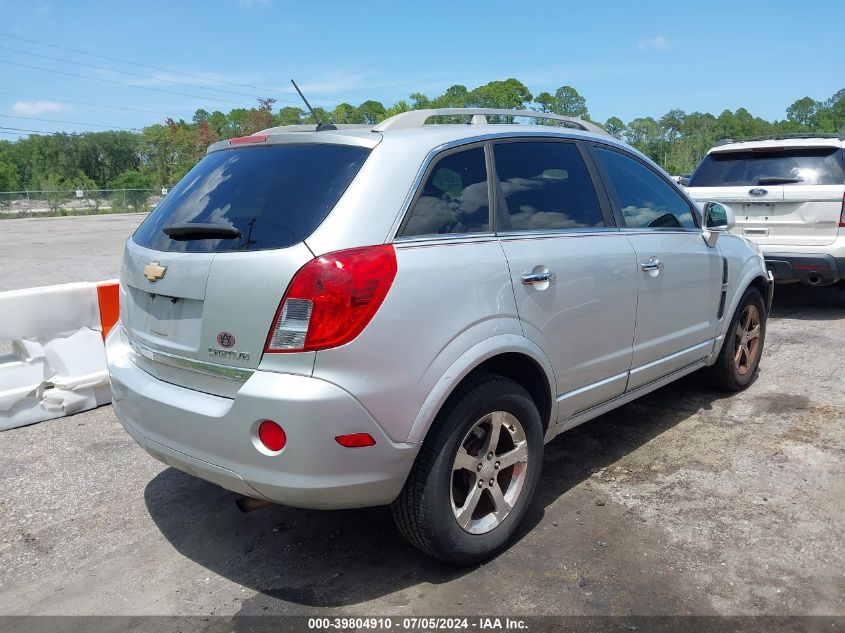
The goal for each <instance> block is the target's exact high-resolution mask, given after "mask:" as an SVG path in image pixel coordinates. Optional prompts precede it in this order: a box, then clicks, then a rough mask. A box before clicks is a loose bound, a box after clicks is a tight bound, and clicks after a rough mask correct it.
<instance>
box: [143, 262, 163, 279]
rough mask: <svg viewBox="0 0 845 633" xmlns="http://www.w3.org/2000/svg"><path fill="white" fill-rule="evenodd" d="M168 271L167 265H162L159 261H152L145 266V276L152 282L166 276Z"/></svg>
mask: <svg viewBox="0 0 845 633" xmlns="http://www.w3.org/2000/svg"><path fill="white" fill-rule="evenodd" d="M166 272H167V266H162V265H161V264H159V263H158V262H150V263H149V264H147V265H146V266H144V277H146V278H147V279H149V280H150V281H152V282H156V281H158V280H159V279H162V278H163V277H164V273H166Z"/></svg>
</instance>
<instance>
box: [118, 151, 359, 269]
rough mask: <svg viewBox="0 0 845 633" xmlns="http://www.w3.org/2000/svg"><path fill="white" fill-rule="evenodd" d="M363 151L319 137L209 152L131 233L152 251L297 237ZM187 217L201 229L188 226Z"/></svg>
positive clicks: (323, 210) (333, 197) (273, 244)
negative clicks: (314, 140)
mask: <svg viewBox="0 0 845 633" xmlns="http://www.w3.org/2000/svg"><path fill="white" fill-rule="evenodd" d="M369 153H370V150H369V149H366V148H363V147H355V146H352V145H333V144H324V143H312V144H301V145H269V146H261V147H250V148H239V149H230V150H224V151H220V152H213V153H211V154H208V155H206V156H205V158H203V159H202V160H201V161H200V162H199V163H198V164H197V165H196V167H194V168H193V169H192V170H191V171H189V172H188V174H187V175H186V176H185V177H184V178H183V179H182V180H181V181H179V184H177V185H176V186H175V187H174V188H173V190H172V191H171V192H170V193H169V194H168V195H167V196H166V197H165V198H164V200H162V202H161V203H160V204H159V205H158V206H157V207H156V208H155V210H154V211H153V212H152V213H151V214H150V216H149V217H148V218H147V219H146V220H145V221H144V223H143V224H142V225H141V226H140V227H139V228H138V230H137V231H135V234H134V235H133V236H132V239H133V240H134V241H135V242H136V243H137V244H140V245H141V246H146V247H147V248H152V249H155V250H159V251H184V252H205V253H207V252H224V251H241V250H264V249H270V248H285V247H287V246H292V245H294V244H298V243H299V242H301V241H302V240H304V239H305V238H306V237H308V236H309V235H310V234H311V233H312V232H313V231H314V230H315V229H316V228H317V227H318V226H319V225H320V223H322V221H323V220H324V219H325V218H326V216H327V215H328V214H329V211H331V209H332V208H333V207H334V205H335V204H336V203H337V201H338V200H339V199H340V197H341V195H343V192H344V191H345V190H346V188H347V187H348V186H349V184H350V183H351V182H352V180H353V179H354V178H355V176H356V174H357V173H358V170H359V169H360V168H361V165H362V164H363V163H364V161H365V160H366V158H367V156H368V155H369ZM186 224H197V225H199V226H198V229H200V228H201V229H202V230H198V231H196V232H195V233H191V232H190V231H189V230H187V229H186V227H185V225H186ZM174 227H176V228H177V229H178V230H176V231H174ZM188 228H189V227H188ZM180 231H181V232H180ZM168 233H169V234H170V235H168ZM220 236H222V237H220Z"/></svg>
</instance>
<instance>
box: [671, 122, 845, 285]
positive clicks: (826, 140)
mask: <svg viewBox="0 0 845 633" xmlns="http://www.w3.org/2000/svg"><path fill="white" fill-rule="evenodd" d="M688 193H689V194H690V196H692V198H693V199H695V200H699V201H704V200H718V201H721V202H726V203H730V204H731V206H732V207H733V210H734V212H735V214H736V229H735V232H736V233H738V234H740V235H743V236H744V237H747V238H749V239H750V240H753V241H754V242H756V243H757V244H759V246H760V249H761V250H762V251H763V254H764V256H765V258H766V265H767V266H768V268H769V269H770V270H771V271H772V272H773V273H774V276H775V280H776V281H778V282H784V283H786V282H797V281H800V282H803V283H805V284H809V285H811V286H828V285H831V284H834V283H837V282H840V281H842V280H843V279H845V137H843V136H829V137H828V136H812V137H805V136H801V137H789V138H777V139H766V140H757V141H744V142H738V143H734V142H729V143H723V144H720V145H717V146H716V147H714V148H713V149H711V150H710V151H709V152H708V153H707V156H705V157H704V159H703V160H702V161H701V164H699V166H698V168H697V169H696V170H695V173H693V175H692V177H691V178H690V180H689V184H688Z"/></svg>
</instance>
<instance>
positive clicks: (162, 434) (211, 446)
mask: <svg viewBox="0 0 845 633" xmlns="http://www.w3.org/2000/svg"><path fill="white" fill-rule="evenodd" d="M106 351H107V356H108V364H109V374H110V377H111V384H112V403H113V406H114V411H115V413H116V414H117V417H118V419H119V420H120V422H121V424H122V425H123V427H124V428H125V429H126V431H127V432H128V433H129V434H130V435H131V436H132V437H133V438H134V439H135V441H136V442H138V444H140V445H141V446H142V447H143V448H144V449H145V450H147V452H149V453H150V454H151V455H152V456H153V457H155V458H156V459H158V460H160V461H162V462H164V463H166V464H169V465H171V466H173V467H175V468H178V469H179V470H182V471H185V472H187V473H189V474H192V475H195V476H197V477H199V478H201V479H205V480H207V481H211V482H213V483H215V484H217V485H219V486H222V487H223V488H226V489H229V490H232V491H234V492H237V493H240V494H243V495H247V496H251V497H257V498H263V499H268V500H270V501H273V502H276V503H283V504H285V505H290V506H295V507H302V508H319V509H337V508H358V507H366V506H375V505H384V504H387V503H390V502H391V501H392V500H393V499H395V498H396V496H397V495H398V494H399V491H400V490H401V489H402V486H403V485H404V482H405V479H406V477H407V475H408V472H409V471H410V468H411V466H412V464H413V461H414V458H415V456H416V453H417V450H418V448H419V445H418V444H394V443H393V442H391V441H390V440H389V439H388V437H387V436H386V435H385V434H384V432H383V431H382V430H381V427H379V425H378V424H377V423H376V422H375V420H373V418H372V417H371V416H370V415H369V413H367V411H366V410H365V409H364V408H363V407H362V406H361V404H360V403H359V402H358V401H357V400H356V399H355V398H354V397H353V396H352V395H350V394H349V393H348V392H346V391H344V390H343V389H341V388H340V387H337V386H336V385H333V384H331V383H328V382H326V381H323V380H319V379H316V378H311V377H308V376H296V375H292V374H278V373H274V372H263V371H256V372H255V373H253V375H252V376H251V377H250V378H249V379H248V380H247V381H246V382H244V383H242V386H241V387H240V388H239V389H238V391H237V393H236V395H235V397H234V398H224V397H221V396H216V395H211V394H207V393H203V392H199V391H194V390H191V389H186V388H184V387H180V386H178V385H174V384H170V383H167V382H164V381H161V380H159V379H157V378H155V377H153V376H151V375H150V374H148V373H146V372H145V371H143V370H142V369H140V368H139V367H138V366H137V365H135V364H134V363H133V362H132V360H131V351H130V348H129V346H128V345H127V344H126V342H125V338H124V334H123V331H122V327H121V326H120V325H118V326H117V327H115V328H114V329H113V330H112V333H111V334H110V335H109V337H108V339H107V341H106ZM262 419H272V420H275V421H276V422H278V423H279V424H280V425H281V426H282V427H283V428H284V429H285V432H286V434H287V444H286V446H285V448H284V450H283V451H282V452H281V453H279V454H278V455H267V454H264V453H263V452H261V451H260V450H259V449H258V448H256V446H255V444H254V441H257V440H256V439H255V436H256V428H257V424H258V422H259V421H260V420H262ZM361 432H364V433H369V434H370V435H372V436H373V437H374V438H375V440H376V445H375V446H370V447H366V448H344V447H342V446H340V445H339V444H338V443H337V442H336V441H335V439H334V438H335V437H336V436H338V435H342V434H346V433H361Z"/></svg>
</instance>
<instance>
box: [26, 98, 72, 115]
mask: <svg viewBox="0 0 845 633" xmlns="http://www.w3.org/2000/svg"><path fill="white" fill-rule="evenodd" d="M62 110H70V106H69V105H67V104H66V103H62V102H61V101H15V102H14V103H13V104H12V112H14V113H15V114H22V115H29V116H32V115H34V114H46V113H48V112H61V111H62Z"/></svg>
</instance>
